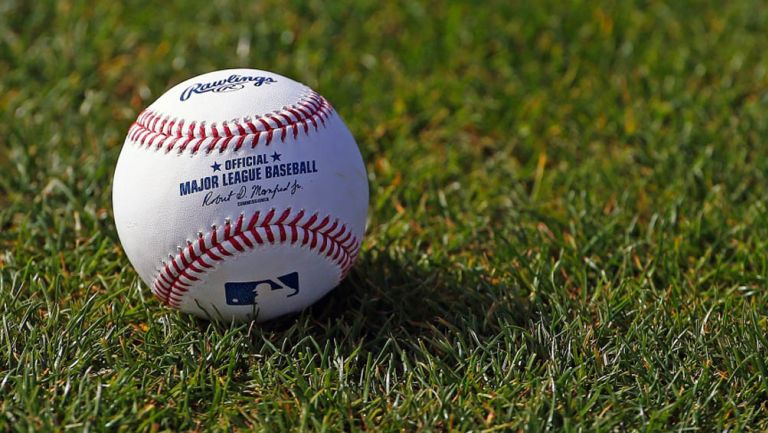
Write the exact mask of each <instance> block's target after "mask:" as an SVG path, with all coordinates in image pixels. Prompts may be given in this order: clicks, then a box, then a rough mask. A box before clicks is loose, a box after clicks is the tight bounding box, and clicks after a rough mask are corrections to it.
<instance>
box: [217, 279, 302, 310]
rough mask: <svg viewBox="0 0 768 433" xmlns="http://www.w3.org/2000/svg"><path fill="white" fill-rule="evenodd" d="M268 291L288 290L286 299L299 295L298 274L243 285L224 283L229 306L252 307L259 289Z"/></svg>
mask: <svg viewBox="0 0 768 433" xmlns="http://www.w3.org/2000/svg"><path fill="white" fill-rule="evenodd" d="M267 287H268V288H269V290H283V289H288V290H291V291H292V292H291V293H289V294H288V295H286V298H290V297H291V296H296V295H298V294H299V273H298V272H291V273H290V274H285V275H283V276H281V277H277V281H275V280H259V281H248V282H244V283H225V284H224V291H225V293H226V296H227V304H229V305H253V304H256V297H257V296H258V290H259V288H262V289H264V288H267Z"/></svg>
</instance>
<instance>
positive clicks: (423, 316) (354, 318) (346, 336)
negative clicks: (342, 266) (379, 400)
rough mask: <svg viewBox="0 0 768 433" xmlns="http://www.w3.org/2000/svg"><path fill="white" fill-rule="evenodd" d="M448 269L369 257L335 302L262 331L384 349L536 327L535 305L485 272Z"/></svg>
mask: <svg viewBox="0 0 768 433" xmlns="http://www.w3.org/2000/svg"><path fill="white" fill-rule="evenodd" d="M445 267H446V266H445V264H436V265H429V264H424V263H416V262H412V261H408V260H407V259H405V258H400V257H393V256H392V255H389V254H387V253H385V252H382V251H377V250H372V251H368V252H367V253H366V254H363V256H362V257H361V259H360V260H359V262H358V263H357V264H356V265H355V268H354V269H353V271H352V273H351V274H350V275H349V276H348V278H347V279H346V280H345V281H344V282H342V283H341V285H340V286H339V287H337V288H336V289H335V290H333V291H332V292H331V293H330V294H328V295H327V296H325V297H324V298H323V299H321V300H320V301H319V302H317V303H316V304H314V305H313V306H312V307H310V308H309V309H307V310H306V311H304V312H303V313H301V314H300V315H299V316H298V317H296V316H294V317H292V318H291V317H288V318H284V319H281V320H277V321H273V322H270V323H267V324H265V325H263V327H262V329H263V330H264V331H267V332H277V333H281V331H284V330H287V329H289V328H293V329H294V330H295V329H296V328H295V327H296V326H299V327H301V328H303V332H306V333H308V334H311V335H313V337H315V338H316V339H318V340H336V341H339V340H347V341H350V340H351V341H360V340H362V341H363V342H364V343H365V344H366V345H368V346H370V345H373V346H376V345H378V344H379V343H382V344H383V343H384V342H385V341H386V340H388V339H391V338H393V337H394V338H396V339H405V340H411V339H417V338H420V337H423V336H425V335H426V334H434V333H435V332H440V333H445V332H452V333H460V334H464V333H469V332H472V333H474V334H475V335H477V336H480V337H482V336H483V335H489V336H490V335H493V334H496V333H497V332H498V330H499V328H500V327H501V326H508V325H509V324H517V325H521V326H522V325H524V324H525V323H527V322H528V321H529V320H530V318H531V316H532V314H531V308H530V305H529V303H528V300H527V298H524V297H519V296H517V291H516V290H513V288H511V287H503V286H500V285H498V284H495V283H494V282H493V281H492V279H490V278H488V276H486V275H483V272H482V271H481V270H473V269H459V270H455V271H450V270H449V271H446V269H445Z"/></svg>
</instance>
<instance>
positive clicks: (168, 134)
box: [128, 90, 333, 155]
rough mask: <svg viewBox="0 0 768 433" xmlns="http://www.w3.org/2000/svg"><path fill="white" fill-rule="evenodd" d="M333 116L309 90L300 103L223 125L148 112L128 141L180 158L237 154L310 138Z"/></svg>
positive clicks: (316, 94) (330, 109) (318, 96)
mask: <svg viewBox="0 0 768 433" xmlns="http://www.w3.org/2000/svg"><path fill="white" fill-rule="evenodd" d="M332 114H333V107H332V106H331V104H330V103H329V102H328V101H327V100H326V99H325V98H323V97H322V96H320V94H318V93H317V92H315V91H312V90H309V92H308V93H307V94H306V95H304V96H303V97H302V98H301V99H299V101H297V102H296V103H295V104H293V105H290V106H285V107H283V109H282V110H277V111H274V112H271V113H267V114H263V115H256V116H247V117H243V118H241V119H234V120H230V121H223V122H221V123H216V122H210V123H208V122H206V121H197V120H191V121H189V120H186V119H181V118H178V117H171V116H170V115H168V114H163V113H158V112H156V111H153V110H150V109H146V110H144V111H143V112H142V113H141V114H139V117H138V118H137V119H136V121H135V122H134V123H133V124H132V125H131V127H130V129H129V130H128V138H129V140H131V141H132V142H134V143H137V144H138V145H139V147H144V148H146V149H153V150H156V151H157V150H161V149H164V150H165V152H166V153H168V152H171V151H172V150H174V149H176V151H177V152H178V153H179V154H182V153H184V152H188V153H191V154H193V155H194V154H197V153H198V152H201V151H203V152H205V153H206V154H209V153H211V152H213V151H214V150H216V149H218V150H219V153H223V152H224V151H225V150H227V149H230V148H231V149H233V150H234V151H237V150H240V149H241V148H243V147H246V148H248V147H250V148H255V147H256V146H257V145H259V144H263V145H266V146H269V145H270V143H272V141H273V140H275V137H279V138H280V141H282V142H285V139H286V138H287V137H288V136H289V134H291V135H292V136H293V138H294V139H296V138H298V136H299V133H300V132H301V131H304V134H306V135H309V134H310V131H311V128H314V130H315V131H317V130H318V128H319V126H321V125H322V126H325V121H326V120H327V119H329V118H330V117H331V115H332Z"/></svg>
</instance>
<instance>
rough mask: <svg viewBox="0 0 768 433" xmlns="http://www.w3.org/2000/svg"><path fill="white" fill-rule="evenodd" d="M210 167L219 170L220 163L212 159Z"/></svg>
mask: <svg viewBox="0 0 768 433" xmlns="http://www.w3.org/2000/svg"><path fill="white" fill-rule="evenodd" d="M211 168H212V169H213V171H221V164H219V163H218V162H216V161H213V165H212V166H211Z"/></svg>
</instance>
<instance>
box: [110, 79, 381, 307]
mask: <svg viewBox="0 0 768 433" xmlns="http://www.w3.org/2000/svg"><path fill="white" fill-rule="evenodd" d="M112 201H113V207H114V214H115V224H116V225H117V231H118V234H119V236H120V242H121V243H122V244H123V248H124V249H125V253H126V254H127V256H128V259H129V260H130V261H131V263H132V264H133V266H134V267H135V268H136V271H137V272H138V273H139V275H140V276H141V278H142V280H144V282H145V283H146V284H147V285H148V286H149V287H150V288H151V289H152V292H153V293H154V294H155V295H156V296H157V297H158V298H159V299H160V300H161V301H162V302H164V303H165V304H167V305H169V306H172V307H175V308H178V309H180V310H182V311H185V312H188V313H192V314H194V315H197V316H200V317H204V318H209V319H215V320H224V321H231V320H235V321H247V320H257V321H264V320H269V319H272V318H274V317H277V316H281V315H284V314H287V313H291V312H296V311H299V310H302V309H303V308H305V307H307V306H309V305H310V304H312V303H313V302H315V301H317V300H318V299H319V298H320V297H322V296H323V295H325V294H326V293H328V292H329V291H330V290H331V289H333V288H334V287H335V286H336V285H338V283H339V282H340V281H341V280H342V279H343V278H344V277H345V276H346V275H347V272H349V269H350V267H351V266H352V264H353V263H354V261H355V258H356V257H357V253H358V250H359V247H360V241H361V239H362V236H363V232H364V229H365V219H366V216H367V210H368V182H367V176H366V172H365V166H364V164H363V160H362V158H361V156H360V151H359V150H358V148H357V144H356V143H355V140H354V139H353V138H352V135H351V134H350V132H349V130H348V129H347V127H346V126H345V125H344V122H343V121H342V120H341V118H340V117H339V115H338V114H336V112H335V111H334V110H333V108H332V107H331V105H330V104H329V103H328V101H326V100H325V99H324V98H323V97H322V96H320V95H318V94H317V93H315V92H314V91H313V90H311V89H310V88H308V87H306V86H304V85H303V84H300V83H297V82H295V81H293V80H290V79H288V78H285V77H283V76H280V75H277V74H274V73H271V72H267V71H260V70H256V69H230V70H222V71H216V72H211V73H208V74H203V75H200V76H197V77H194V78H191V79H189V80H187V81H185V82H183V83H181V84H179V85H177V86H175V87H173V88H172V89H170V90H169V91H168V92H166V93H165V94H164V95H162V96H160V98H158V99H157V100H156V101H155V102H154V103H153V104H152V105H150V106H149V107H148V108H147V109H146V110H144V111H143V112H142V113H141V114H140V115H139V117H138V119H137V120H136V122H135V123H134V124H133V125H132V126H131V128H130V129H129V131H128V137H127V138H126V140H125V144H124V145H123V149H122V152H121V153H120V158H119V160H118V162H117V168H116V171H115V179H114V186H113V193H112Z"/></svg>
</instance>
